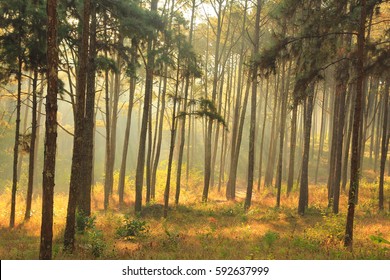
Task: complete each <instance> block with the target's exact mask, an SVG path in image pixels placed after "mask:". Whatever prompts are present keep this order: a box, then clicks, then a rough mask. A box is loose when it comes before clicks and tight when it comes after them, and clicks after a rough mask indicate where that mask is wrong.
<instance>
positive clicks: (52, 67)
mask: <svg viewBox="0 0 390 280" xmlns="http://www.w3.org/2000/svg"><path fill="white" fill-rule="evenodd" d="M57 25H58V23H57V0H48V1H47V26H48V27H47V81H48V83H47V96H46V130H45V151H44V162H43V181H42V187H43V192H42V222H41V240H40V249H39V259H41V260H42V259H44V260H49V259H51V257H52V240H53V200H54V178H55V160H56V150H57V91H58V84H57V83H58V82H57V81H58V69H57V68H58V45H57Z"/></svg>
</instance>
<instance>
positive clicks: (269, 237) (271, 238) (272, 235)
mask: <svg viewBox="0 0 390 280" xmlns="http://www.w3.org/2000/svg"><path fill="white" fill-rule="evenodd" d="M278 239H279V233H277V232H274V231H270V230H269V231H267V232H266V233H265V234H264V236H263V241H264V242H265V244H266V245H267V247H268V248H271V247H272V245H273V244H274V243H275V241H276V240H278Z"/></svg>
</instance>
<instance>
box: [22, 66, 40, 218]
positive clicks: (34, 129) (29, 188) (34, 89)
mask: <svg viewBox="0 0 390 280" xmlns="http://www.w3.org/2000/svg"><path fill="white" fill-rule="evenodd" d="M37 82H38V70H37V69H34V77H33V85H32V116H31V140H30V155H29V165H28V185H27V197H26V211H25V213H24V220H25V221H27V220H29V219H30V216H31V201H32V193H33V187H34V170H35V165H34V163H35V162H34V159H35V148H36V146H35V140H36V136H37Z"/></svg>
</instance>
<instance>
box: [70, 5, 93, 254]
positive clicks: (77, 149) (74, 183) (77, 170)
mask: <svg viewBox="0 0 390 280" xmlns="http://www.w3.org/2000/svg"><path fill="white" fill-rule="evenodd" d="M83 9H84V11H83V25H82V26H83V27H82V35H81V36H82V37H81V49H80V52H79V65H78V67H79V70H78V76H77V85H76V87H77V88H76V105H77V106H76V119H75V122H74V124H75V129H74V138H73V156H72V168H71V174H70V187H69V198H68V210H67V215H66V226H65V235H64V247H65V250H67V251H69V252H73V250H74V236H75V223H76V206H77V199H78V195H79V190H80V185H81V181H82V180H84V174H82V172H81V169H82V168H81V164H82V161H83V158H84V157H85V156H86V150H85V147H84V145H85V141H84V140H85V139H84V128H85V118H84V114H85V99H86V96H85V89H86V78H87V59H88V45H89V44H88V38H89V17H90V12H91V1H90V0H85V1H84V8H83Z"/></svg>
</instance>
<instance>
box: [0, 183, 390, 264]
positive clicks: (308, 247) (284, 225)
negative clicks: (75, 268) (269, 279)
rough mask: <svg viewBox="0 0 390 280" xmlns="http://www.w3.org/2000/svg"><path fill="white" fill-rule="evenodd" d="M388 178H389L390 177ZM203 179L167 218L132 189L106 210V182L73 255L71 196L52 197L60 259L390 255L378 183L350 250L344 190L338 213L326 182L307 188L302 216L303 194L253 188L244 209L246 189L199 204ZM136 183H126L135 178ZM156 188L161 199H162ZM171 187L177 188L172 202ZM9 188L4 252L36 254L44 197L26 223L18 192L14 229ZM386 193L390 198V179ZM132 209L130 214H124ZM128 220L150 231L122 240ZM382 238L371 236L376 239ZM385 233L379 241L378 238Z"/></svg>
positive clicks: (364, 193)
mask: <svg viewBox="0 0 390 280" xmlns="http://www.w3.org/2000/svg"><path fill="white" fill-rule="evenodd" d="M388 179H389V178H387V181H389V180H388ZM198 181H199V178H196V176H195V178H193V179H191V181H190V182H189V186H188V190H186V189H183V191H182V196H181V201H180V205H179V206H172V207H171V209H170V212H169V217H168V218H167V219H164V218H162V207H161V204H162V200H157V201H155V202H153V204H150V205H147V206H146V207H145V208H144V212H143V215H142V216H141V217H135V216H134V214H133V200H132V199H133V197H134V193H133V189H131V190H128V189H127V191H128V193H127V195H126V197H127V199H128V200H126V206H125V207H124V208H123V209H119V206H118V203H117V201H118V199H117V196H116V195H114V196H113V198H112V199H111V201H110V207H111V210H110V211H108V212H104V211H103V210H102V208H103V196H102V186H101V185H97V186H95V188H94V192H93V199H92V207H93V213H94V216H95V220H94V227H93V228H91V229H88V230H87V231H86V232H85V233H79V234H77V246H76V251H75V253H74V254H73V255H69V254H65V253H64V252H62V237H63V230H64V227H65V225H64V222H65V216H66V205H67V196H66V195H65V194H63V193H58V194H56V197H55V204H54V207H55V213H54V214H55V217H54V223H55V224H54V245H53V255H54V258H55V259H390V246H389V245H388V244H385V243H386V240H390V219H389V218H390V213H389V210H387V211H385V212H384V213H378V212H377V210H376V209H377V205H376V200H377V198H376V196H377V191H376V187H377V186H376V185H374V184H368V183H365V184H364V185H363V186H362V188H361V191H360V202H359V205H358V206H357V211H356V219H355V236H354V249H353V251H352V252H350V251H348V250H345V249H344V248H343V246H342V239H343V233H344V227H345V219H346V205H347V196H346V194H344V193H343V194H342V196H341V200H340V214H339V215H333V214H331V213H330V212H329V210H328V209H327V192H326V187H325V186H310V195H309V200H310V203H309V205H310V206H309V209H308V210H307V213H306V215H305V216H304V217H301V216H299V215H298V214H297V211H296V206H297V204H298V194H297V192H294V193H293V194H292V195H291V196H290V197H286V196H285V195H283V196H282V200H281V207H280V208H278V209H276V208H275V207H274V205H275V192H274V190H272V189H267V190H262V191H261V192H257V191H255V192H254V200H253V205H252V207H251V209H250V210H249V211H248V212H247V213H245V212H244V211H243V205H242V200H243V196H244V192H243V191H242V190H241V189H239V190H238V198H237V201H236V202H227V201H225V199H224V194H223V193H218V191H217V190H216V189H212V190H211V192H210V200H209V202H208V203H201V202H200V196H201V189H199V188H198V187H196V186H195V185H198V186H199V182H198ZM131 183H132V182H129V184H131ZM162 189H163V188H162V187H161V186H158V190H159V191H158V192H157V194H156V197H158V198H162ZM173 195H174V190H173V191H172V199H171V201H173ZM10 197H11V195H10V192H9V190H7V191H5V192H4V193H3V194H1V195H0V209H2V210H1V213H0V235H1V238H0V258H1V259H36V258H37V256H38V249H39V233H40V207H41V199H40V197H36V198H35V199H34V202H33V216H32V218H31V219H30V221H28V222H26V223H24V222H23V216H24V195H23V193H19V194H18V198H17V215H16V225H17V226H16V228H14V229H9V228H8V222H9V208H10ZM386 197H390V190H389V185H388V184H387V186H386ZM125 215H127V216H125ZM124 219H127V220H128V221H132V220H136V221H144V222H145V223H146V227H147V229H148V230H147V231H144V232H142V234H140V235H137V236H134V237H131V238H127V239H126V238H121V237H118V235H117V229H118V227H120V226H121V225H122V224H123V221H124ZM375 238H376V239H377V240H382V239H383V241H384V242H378V241H373V240H372V239H375ZM381 238H382V239H381Z"/></svg>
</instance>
